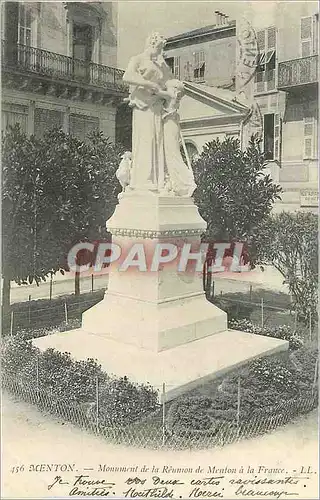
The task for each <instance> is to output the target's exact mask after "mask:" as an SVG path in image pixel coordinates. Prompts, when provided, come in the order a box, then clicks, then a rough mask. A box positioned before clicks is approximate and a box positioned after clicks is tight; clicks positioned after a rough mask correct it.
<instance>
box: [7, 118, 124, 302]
mask: <svg viewBox="0 0 320 500" xmlns="http://www.w3.org/2000/svg"><path fill="white" fill-rule="evenodd" d="M2 147H3V209H2V210H3V212H2V215H3V221H5V223H4V224H3V242H4V243H3V256H4V259H3V291H4V293H3V300H4V305H5V308H6V310H7V309H8V307H9V305H10V281H12V280H14V281H16V282H17V283H19V284H23V283H27V282H30V283H31V282H32V281H33V280H35V281H36V282H37V283H39V282H40V281H41V280H45V279H46V276H47V275H48V273H55V272H56V271H58V270H61V271H62V272H63V270H68V265H67V255H68V252H69V250H70V249H71V248H72V247H73V246H74V245H75V244H76V243H78V242H79V241H83V240H92V239H101V238H103V239H104V238H105V235H106V230H105V221H106V219H107V218H109V217H110V216H111V215H112V213H113V211H114V208H115V205H116V203H117V195H118V193H119V191H120V190H121V187H120V185H119V183H118V181H117V179H116V177H115V171H116V169H117V168H118V165H119V163H120V160H121V155H122V153H123V152H124V148H123V147H122V146H118V145H114V144H112V142H111V141H110V140H109V139H107V138H106V137H104V136H103V134H102V133H98V132H96V133H94V134H92V135H91V136H90V137H89V138H88V141H87V142H86V143H84V142H82V141H80V140H79V139H77V138H76V137H73V136H71V135H69V134H65V133H64V132H63V131H62V130H59V129H53V130H50V131H49V132H46V133H45V134H44V136H43V137H42V138H41V139H36V138H35V137H34V136H32V137H30V138H28V137H27V136H26V135H25V134H23V133H21V131H20V129H19V127H18V126H16V127H14V128H13V129H10V130H9V131H8V132H7V133H6V134H5V135H4V137H3V146H2ZM75 293H76V294H78V293H80V283H79V274H78V273H76V275H75Z"/></svg>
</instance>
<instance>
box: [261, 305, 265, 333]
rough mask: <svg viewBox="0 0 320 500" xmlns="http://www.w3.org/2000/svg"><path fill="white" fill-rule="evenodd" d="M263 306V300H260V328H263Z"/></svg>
mask: <svg viewBox="0 0 320 500" xmlns="http://www.w3.org/2000/svg"><path fill="white" fill-rule="evenodd" d="M263 306H264V304H263V298H261V328H263V326H264V307H263Z"/></svg>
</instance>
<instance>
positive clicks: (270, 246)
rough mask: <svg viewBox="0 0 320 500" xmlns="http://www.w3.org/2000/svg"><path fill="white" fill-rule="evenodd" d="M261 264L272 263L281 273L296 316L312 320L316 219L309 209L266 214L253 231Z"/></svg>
mask: <svg viewBox="0 0 320 500" xmlns="http://www.w3.org/2000/svg"><path fill="white" fill-rule="evenodd" d="M256 252H257V257H258V259H259V261H260V263H261V264H272V265H273V266H274V267H275V268H276V269H277V270H278V271H279V272H280V273H281V274H282V276H283V277H284V282H285V283H287V284H288V287H289V291H290V293H291V295H292V297H293V301H294V307H295V308H296V311H297V314H298V318H299V319H301V320H302V321H304V322H308V321H309V315H310V314H311V319H312V321H315V320H316V314H317V290H318V219H317V216H316V215H315V214H313V213H311V212H302V211H297V212H281V213H280V214H275V215H272V216H270V217H268V218H267V219H266V220H265V221H264V222H263V223H262V224H261V225H260V227H259V229H258V231H257V234H256Z"/></svg>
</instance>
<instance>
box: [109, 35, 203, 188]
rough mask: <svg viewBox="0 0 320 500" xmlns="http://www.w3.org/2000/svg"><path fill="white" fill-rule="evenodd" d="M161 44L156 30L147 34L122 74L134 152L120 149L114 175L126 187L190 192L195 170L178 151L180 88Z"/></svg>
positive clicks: (181, 91)
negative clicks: (117, 165) (139, 52)
mask: <svg viewBox="0 0 320 500" xmlns="http://www.w3.org/2000/svg"><path fill="white" fill-rule="evenodd" d="M164 45H165V39H164V38H163V37H162V36H161V35H160V34H159V33H153V34H152V35H151V36H149V37H148V39H147V42H146V46H145V50H144V51H143V52H142V53H141V54H139V55H137V56H134V57H132V58H131V59H130V61H129V64H128V67H127V69H126V71H125V74H124V76H123V79H124V81H125V83H127V84H128V85H129V92H130V95H129V105H130V106H131V107H132V108H133V123H132V155H131V154H130V153H129V152H126V153H125V154H124V156H123V160H122V162H121V164H120V166H119V170H118V173H117V177H118V179H119V181H120V182H121V184H122V187H123V188H124V189H129V190H133V191H136V192H143V193H146V192H154V193H160V194H163V195H172V196H183V197H191V196H192V194H193V192H194V190H195V188H196V185H195V182H194V177H193V172H192V169H191V168H190V166H188V165H186V164H185V163H184V161H183V158H182V156H181V152H180V144H181V139H182V137H181V132H180V124H179V113H178V110H179V104H180V100H181V97H182V95H183V90H184V87H183V83H182V82H180V81H179V80H177V79H176V78H174V76H173V74H172V72H171V70H170V68H169V66H168V65H167V64H166V62H165V60H164V57H163V49H164Z"/></svg>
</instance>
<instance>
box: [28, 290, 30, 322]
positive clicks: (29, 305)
mask: <svg viewBox="0 0 320 500" xmlns="http://www.w3.org/2000/svg"><path fill="white" fill-rule="evenodd" d="M30 302H31V295H29V297H28V321H29V325H30V324H31V307H30Z"/></svg>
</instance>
